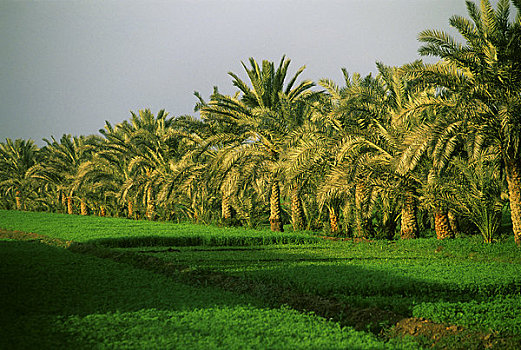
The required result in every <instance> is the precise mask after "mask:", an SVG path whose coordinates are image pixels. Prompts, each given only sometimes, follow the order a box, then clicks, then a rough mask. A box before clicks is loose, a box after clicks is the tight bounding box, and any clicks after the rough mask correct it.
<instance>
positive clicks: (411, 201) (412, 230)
mask: <svg viewBox="0 0 521 350" xmlns="http://www.w3.org/2000/svg"><path fill="white" fill-rule="evenodd" d="M401 224H402V231H401V233H400V237H401V239H410V238H416V237H417V235H418V222H417V221H416V199H415V198H414V195H413V194H412V192H410V191H408V192H406V193H405V198H404V203H403V208H402V220H401Z"/></svg>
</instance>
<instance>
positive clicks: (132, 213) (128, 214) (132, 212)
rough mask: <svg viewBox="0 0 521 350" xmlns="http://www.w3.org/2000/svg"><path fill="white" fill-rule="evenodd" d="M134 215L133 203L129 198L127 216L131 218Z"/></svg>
mask: <svg viewBox="0 0 521 350" xmlns="http://www.w3.org/2000/svg"><path fill="white" fill-rule="evenodd" d="M133 216H134V205H133V204H132V201H131V200H130V199H127V217H128V218H129V219H131V218H132V217H133Z"/></svg>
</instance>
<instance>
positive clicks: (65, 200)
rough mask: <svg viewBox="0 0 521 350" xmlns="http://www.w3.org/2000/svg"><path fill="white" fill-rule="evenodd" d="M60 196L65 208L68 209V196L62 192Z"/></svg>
mask: <svg viewBox="0 0 521 350" xmlns="http://www.w3.org/2000/svg"><path fill="white" fill-rule="evenodd" d="M60 196H61V197H62V205H63V208H67V196H66V195H65V194H64V193H62V192H60Z"/></svg>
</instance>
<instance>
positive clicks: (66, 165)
mask: <svg viewBox="0 0 521 350" xmlns="http://www.w3.org/2000/svg"><path fill="white" fill-rule="evenodd" d="M51 140H52V141H51ZM51 140H48V139H44V141H45V142H46V143H47V145H46V146H45V147H44V148H42V150H41V152H42V160H41V161H40V162H39V163H38V164H36V165H35V166H34V167H32V168H31V170H30V176H31V177H32V178H34V179H37V180H39V181H43V182H45V183H48V184H52V185H53V186H54V188H55V189H56V191H58V194H59V196H60V197H61V200H62V204H64V206H65V207H66V212H67V213H68V214H73V213H74V202H73V200H74V197H75V195H76V196H78V195H79V197H77V199H79V200H80V213H81V214H82V215H86V214H87V203H86V202H85V199H86V198H85V197H86V192H89V189H85V190H83V189H81V188H79V187H78V186H77V183H76V178H77V174H78V169H79V168H80V165H81V164H82V163H83V162H85V161H88V160H90V158H91V157H92V152H93V151H94V150H96V149H98V144H99V142H100V139H99V137H97V136H87V137H86V136H79V137H76V136H74V137H72V136H71V135H63V136H62V137H61V139H60V140H59V141H56V139H55V138H54V137H52V138H51Z"/></svg>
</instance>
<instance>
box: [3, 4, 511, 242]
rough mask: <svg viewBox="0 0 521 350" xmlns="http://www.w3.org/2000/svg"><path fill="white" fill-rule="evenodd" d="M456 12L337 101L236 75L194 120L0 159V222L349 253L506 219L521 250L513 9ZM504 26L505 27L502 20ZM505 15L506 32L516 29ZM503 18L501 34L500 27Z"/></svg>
mask: <svg viewBox="0 0 521 350" xmlns="http://www.w3.org/2000/svg"><path fill="white" fill-rule="evenodd" d="M512 3H513V5H514V6H513V7H511V6H510V2H509V1H508V0H500V1H499V2H498V4H497V6H496V7H495V8H494V7H493V6H492V5H491V4H490V3H489V1H488V0H483V1H482V2H481V4H480V5H476V4H474V3H473V2H470V1H469V2H467V11H468V17H469V18H466V17H461V16H453V17H452V18H450V25H451V26H452V27H453V28H455V29H456V30H457V31H458V32H459V33H460V34H461V36H462V37H463V39H464V40H463V43H460V42H458V40H456V39H454V38H452V37H451V36H449V35H447V34H446V33H444V32H442V31H437V30H425V31H423V32H421V33H420V34H419V41H420V42H421V44H422V46H421V47H420V49H419V52H420V54H421V55H425V56H434V57H437V58H439V61H438V62H437V63H435V64H424V63H423V62H422V61H416V62H413V63H409V64H406V65H404V66H402V67H390V66H386V65H385V64H383V63H381V62H377V64H376V66H377V74H376V75H375V76H373V75H371V74H370V75H368V76H365V77H363V76H361V75H359V74H356V73H354V74H350V73H349V72H348V71H347V70H345V69H343V70H342V72H343V73H344V82H343V83H342V86H338V85H336V84H335V83H334V82H332V81H330V80H328V79H323V80H320V81H319V82H318V83H314V82H311V81H309V80H300V81H299V78H300V76H301V74H302V73H303V72H304V67H302V68H300V69H298V70H297V72H296V73H295V74H294V75H292V76H290V75H289V74H288V69H289V65H290V60H289V59H286V58H285V57H283V58H282V59H281V60H280V62H279V63H278V65H277V64H275V63H273V62H268V61H262V62H261V63H258V62H257V61H255V60H254V59H253V58H251V59H250V60H249V61H248V62H247V63H243V66H244V70H245V73H246V76H247V79H246V80H243V79H241V78H240V77H239V76H238V75H237V74H235V73H229V75H230V77H231V80H232V84H233V85H234V86H235V87H236V88H237V92H236V93H235V94H234V95H233V96H229V95H223V94H221V93H219V91H218V89H217V88H215V89H214V93H213V94H212V95H211V97H210V99H209V101H205V100H204V99H203V98H202V97H201V96H200V94H198V93H196V96H197V97H198V98H199V101H200V102H199V103H198V104H197V106H196V111H199V112H200V116H201V118H200V119H198V118H194V117H192V116H181V117H175V118H169V117H168V115H167V113H166V112H165V111H163V110H161V111H159V112H158V113H157V115H154V114H152V112H151V111H150V110H141V111H139V112H138V113H132V115H131V118H130V119H129V120H126V121H124V122H122V123H120V124H117V125H112V124H111V123H109V122H106V124H105V126H104V128H103V129H101V130H100V135H90V136H80V137H71V136H70V135H64V136H62V137H61V138H60V139H58V140H56V139H55V138H51V139H50V140H48V139H45V140H44V141H45V142H46V145H45V146H44V147H42V148H38V147H37V146H36V145H35V144H34V142H33V141H31V140H29V141H25V140H15V141H12V140H10V139H6V141H5V142H4V143H1V144H0V196H1V197H0V198H1V202H0V208H1V209H17V210H47V211H53V212H65V213H68V214H82V215H92V214H93V215H100V216H106V215H109V216H120V217H128V218H145V219H149V220H158V219H159V220H175V221H180V220H191V221H194V222H202V223H210V222H213V223H219V224H222V225H246V226H250V227H251V226H258V225H264V224H267V223H268V222H269V224H270V227H271V230H273V231H283V230H284V226H283V225H284V224H288V223H291V225H292V227H293V229H294V230H305V229H312V230H320V229H324V230H326V231H327V232H329V234H332V235H347V236H354V237H358V238H372V237H377V238H389V239H390V238H393V237H395V236H399V237H401V238H402V239H408V238H415V237H418V236H419V235H420V232H422V233H423V232H425V231H428V230H433V231H435V233H436V236H437V237H438V238H439V239H444V238H450V237H454V235H455V234H457V233H458V232H464V233H480V234H481V235H483V237H484V239H485V241H486V242H491V241H492V239H493V238H494V237H495V235H497V233H498V230H499V229H500V226H501V223H502V221H508V220H509V219H511V222H512V229H513V234H514V238H515V242H516V243H517V244H518V245H519V244H521V153H520V152H521V15H520V9H521V1H520V0H512ZM512 10H515V13H511V11H512ZM513 15H515V16H513ZM512 18H514V19H513V20H512Z"/></svg>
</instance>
